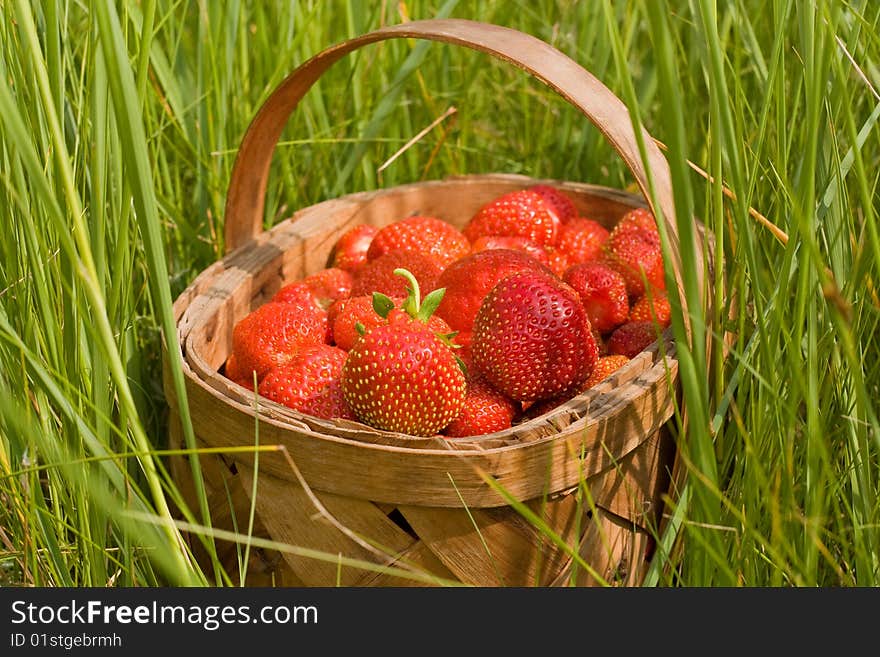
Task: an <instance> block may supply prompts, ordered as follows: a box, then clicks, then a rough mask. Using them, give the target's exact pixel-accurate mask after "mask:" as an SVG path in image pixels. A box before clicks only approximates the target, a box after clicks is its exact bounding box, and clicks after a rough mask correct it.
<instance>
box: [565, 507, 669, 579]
mask: <svg viewBox="0 0 880 657" xmlns="http://www.w3.org/2000/svg"><path fill="white" fill-rule="evenodd" d="M651 542H652V539H651V537H650V536H649V535H648V534H647V533H646V532H644V531H641V530H640V529H638V527H637V526H636V525H634V524H633V523H632V522H630V521H628V520H625V519H624V518H620V517H619V516H615V515H614V514H612V513H609V512H606V511H604V510H603V509H599V510H597V511H596V512H595V513H594V514H593V516H592V518H591V519H590V521H589V522H588V524H587V527H586V531H585V532H584V536H583V538H582V539H581V543H580V546H579V550H578V552H579V554H580V556H581V558H582V559H583V560H584V561H585V562H586V563H587V564H588V565H589V566H590V567H591V568H592V569H593V571H595V573H596V575H598V576H599V578H601V579H599V578H596V577H594V576H593V575H592V574H591V573H590V572H589V571H588V570H586V569H584V568H582V567H580V565H579V564H576V563H575V562H574V561H573V560H572V561H571V562H569V563H568V565H567V566H566V567H565V569H564V570H563V571H562V572H561V573H560V575H559V576H558V577H557V578H556V579H555V580H554V581H553V582H552V583H551V585H552V586H572V585H574V586H601V585H604V584H608V585H611V586H638V585H639V584H640V583H641V582H642V580H643V578H644V576H645V572H646V569H647V561H646V554H647V552H648V550H649V549H650V546H651Z"/></svg>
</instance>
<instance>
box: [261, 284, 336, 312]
mask: <svg viewBox="0 0 880 657" xmlns="http://www.w3.org/2000/svg"><path fill="white" fill-rule="evenodd" d="M270 301H274V302H277V303H298V304H301V305H304V306H306V307H308V308H311V307H313V306H314V307H315V308H316V309H319V310H323V309H324V306H323V305H321V302H320V301H319V300H318V297H317V296H315V293H314V291H313V290H312V288H310V287H309V286H308V285H306V283H305V281H294V282H293V283H288V284H287V285H285V286H283V287H282V288H281V289H280V290H278V291H277V292H276V293H275V296H273V297H272V298H271V299H270Z"/></svg>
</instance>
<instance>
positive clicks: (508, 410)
mask: <svg viewBox="0 0 880 657" xmlns="http://www.w3.org/2000/svg"><path fill="white" fill-rule="evenodd" d="M519 410H520V405H519V403H517V402H515V401H513V400H512V399H511V398H510V397H508V396H507V395H505V394H504V393H503V392H501V391H499V390H497V389H496V388H495V387H494V386H492V385H491V384H490V383H489V382H488V381H486V380H485V379H484V378H483V377H481V376H477V377H476V378H474V379H473V380H469V381H468V385H467V393H466V394H465V398H464V406H463V407H462V409H461V413H459V415H458V417H456V418H455V419H454V420H453V421H452V422H450V423H449V425H447V427H446V428H445V429H444V430H443V435H445V436H449V437H450V438H463V437H465V436H480V435H483V434H486V433H494V432H495V431H502V430H503V429H507V428H509V427H510V426H511V425H512V424H513V418H514V417H516V415H517V413H518V412H519Z"/></svg>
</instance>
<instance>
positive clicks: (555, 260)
mask: <svg viewBox="0 0 880 657" xmlns="http://www.w3.org/2000/svg"><path fill="white" fill-rule="evenodd" d="M544 252H545V253H546V254H547V266H548V267H549V268H550V270H551V271H552V272H553V273H554V274H556V275H557V276H558V277H559V278H562V277H563V276H565V272H566V271H568V268H569V267H571V264H572V263H571V259H570V258H569V257H568V254H567V253H566V252H565V251H562V250H561V249H557V248H556V247H555V246H546V247H544Z"/></svg>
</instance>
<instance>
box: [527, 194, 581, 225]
mask: <svg viewBox="0 0 880 657" xmlns="http://www.w3.org/2000/svg"><path fill="white" fill-rule="evenodd" d="M527 189H528V190H529V191H532V192H536V193H538V194H540V195H541V198H543V199H544V200H545V201H546V202H547V203H548V204H550V206H551V207H552V208H553V209H554V210H555V211H556V215H557V216H558V217H559V221H561V222H562V223H563V224H567V223H568V222H569V221H571V220H572V219H574V218H575V217H577V216H578V211H577V208H576V207H575V204H574V201H572V200H571V197H570V196H568V195H567V194H566V193H565V192H563V191H562V190H561V189H557V188H556V187H551V186H550V185H531V186H530V187H528V188H527Z"/></svg>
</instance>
